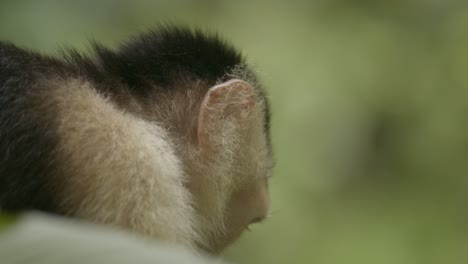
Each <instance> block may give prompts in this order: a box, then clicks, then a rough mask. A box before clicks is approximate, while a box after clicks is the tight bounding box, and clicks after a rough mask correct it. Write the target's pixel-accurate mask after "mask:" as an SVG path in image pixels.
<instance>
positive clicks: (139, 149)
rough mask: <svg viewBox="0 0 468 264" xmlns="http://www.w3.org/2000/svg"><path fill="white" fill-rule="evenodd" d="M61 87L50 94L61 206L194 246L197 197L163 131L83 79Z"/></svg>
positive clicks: (111, 222) (75, 213)
mask: <svg viewBox="0 0 468 264" xmlns="http://www.w3.org/2000/svg"><path fill="white" fill-rule="evenodd" d="M60 86H61V87H62V89H57V90H56V91H55V92H54V93H53V97H54V98H53V100H54V101H55V102H56V103H57V107H58V109H57V111H58V112H57V119H58V121H59V124H60V125H59V126H58V131H57V132H58V136H59V137H60V146H61V147H62V148H61V149H60V151H59V153H60V155H61V157H60V158H62V159H63V164H65V167H64V168H63V170H64V174H65V175H66V177H67V179H65V181H66V184H65V185H64V186H65V188H64V189H63V197H66V200H64V206H65V207H67V208H76V211H74V212H71V213H73V214H74V215H76V216H78V217H81V218H85V219H90V220H92V221H94V222H98V223H105V224H112V225H116V226H122V227H125V228H130V229H132V230H135V231H137V232H139V233H143V234H146V235H149V236H154V237H159V238H161V239H163V240H167V241H173V242H176V243H182V244H186V245H188V246H192V243H193V241H195V240H196V239H197V234H196V233H195V231H194V228H193V226H194V222H193V221H194V219H193V215H194V214H193V212H192V206H191V205H192V204H191V201H192V199H191V196H190V193H189V192H188V191H187V190H186V188H184V186H183V185H184V181H185V180H186V179H185V177H184V174H183V171H182V170H181V164H180V160H179V159H178V158H177V157H176V155H175V153H174V151H173V146H172V145H171V142H170V141H169V139H168V137H167V135H166V132H165V131H164V130H163V129H162V128H161V127H159V126H158V125H157V124H155V123H150V122H147V121H144V120H142V119H139V118H138V117H135V116H133V115H130V114H128V113H125V112H124V111H122V110H120V109H117V107H116V106H115V105H113V104H112V103H111V101H110V100H108V99H106V98H105V97H103V96H102V95H100V94H98V93H97V92H96V91H95V90H94V89H93V87H91V86H90V85H89V84H88V83H86V82H81V81H78V80H73V81H69V82H67V83H61V84H60Z"/></svg>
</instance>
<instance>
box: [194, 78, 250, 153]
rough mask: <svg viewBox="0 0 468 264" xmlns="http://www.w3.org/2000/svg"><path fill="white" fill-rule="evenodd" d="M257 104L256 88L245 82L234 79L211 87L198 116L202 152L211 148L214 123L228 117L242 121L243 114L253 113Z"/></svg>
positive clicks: (199, 142)
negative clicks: (210, 142) (211, 128)
mask: <svg viewBox="0 0 468 264" xmlns="http://www.w3.org/2000/svg"><path fill="white" fill-rule="evenodd" d="M256 102H257V95H256V93H255V90H254V88H253V87H252V86H251V85H250V84H248V83H247V82H245V81H242V80H239V79H233V80H229V81H227V82H225V83H221V84H218V85H216V86H213V87H211V88H210V89H209V90H208V92H207V93H206V95H205V98H204V99H203V102H202V104H201V107H200V113H199V116H198V144H199V146H200V149H201V150H202V152H203V151H206V150H207V149H208V148H209V145H210V144H209V137H210V131H209V130H210V127H213V125H214V124H213V123H215V122H220V121H222V120H223V119H224V118H225V117H227V116H228V115H234V116H235V117H237V118H239V119H242V116H243V114H248V113H249V112H251V110H252V109H253V108H254V106H255V105H256ZM228 108H229V111H228ZM214 132H216V131H214Z"/></svg>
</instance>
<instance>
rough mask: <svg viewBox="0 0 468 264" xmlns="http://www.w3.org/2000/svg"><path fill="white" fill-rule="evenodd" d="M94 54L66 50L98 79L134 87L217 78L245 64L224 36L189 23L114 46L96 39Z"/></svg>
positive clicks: (68, 57) (66, 54) (67, 55)
mask: <svg viewBox="0 0 468 264" xmlns="http://www.w3.org/2000/svg"><path fill="white" fill-rule="evenodd" d="M92 47H93V51H94V52H93V55H94V57H89V56H84V55H82V54H80V53H79V52H77V51H76V50H73V49H71V50H67V51H65V52H63V55H64V58H65V59H66V61H67V62H68V63H69V64H71V65H73V66H75V67H76V68H78V69H79V70H80V71H85V73H86V75H88V76H89V77H92V78H93V79H95V80H96V81H98V82H99V81H103V80H105V79H106V78H107V77H110V76H112V77H114V78H118V80H119V81H120V82H122V83H124V84H125V85H127V86H129V87H131V88H134V89H143V87H147V86H148V84H157V85H158V86H159V85H160V86H167V85H170V84H172V83H174V82H175V81H177V80H180V79H181V78H183V77H186V76H190V77H195V78H199V79H203V80H213V81H216V80H217V79H218V78H221V77H223V76H224V75H225V74H226V73H228V72H229V71H230V70H231V69H233V68H235V67H237V66H239V65H242V64H244V62H243V61H244V60H243V57H242V55H241V54H240V52H238V51H237V50H236V49H234V48H233V47H232V46H231V45H230V44H228V43H227V42H225V41H223V40H221V39H220V38H219V37H218V35H217V34H207V33H204V32H202V31H199V30H191V29H189V28H186V27H174V26H166V27H158V28H157V29H155V30H152V31H149V32H147V33H144V34H141V35H138V36H136V37H134V38H132V39H131V40H130V41H127V42H125V43H124V44H122V45H120V46H119V47H118V48H117V49H115V50H111V49H109V48H106V47H104V46H103V45H101V44H99V43H97V42H94V43H93V44H92Z"/></svg>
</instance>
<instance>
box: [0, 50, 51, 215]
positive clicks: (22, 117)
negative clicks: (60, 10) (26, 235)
mask: <svg viewBox="0 0 468 264" xmlns="http://www.w3.org/2000/svg"><path fill="white" fill-rule="evenodd" d="M59 67H60V63H59V62H58V61H56V60H54V59H52V58H46V57H42V56H40V55H38V54H35V53H31V52H28V51H26V50H22V49H20V48H17V47H15V46H14V45H12V44H9V43H2V42H0V211H19V210H25V209H37V210H46V211H55V208H54V207H55V205H54V199H53V197H52V196H53V193H54V189H55V188H56V186H53V181H52V180H51V178H52V177H53V176H52V171H54V168H53V167H54V160H53V155H52V153H53V151H54V149H55V147H56V142H55V139H54V135H53V134H54V129H53V128H52V127H51V123H50V122H49V121H48V119H47V114H46V113H43V112H42V108H41V107H40V106H39V105H38V101H39V100H43V99H45V100H46V98H43V97H44V96H45V93H43V92H44V89H45V87H41V86H40V84H39V83H40V82H38V81H39V80H40V79H45V78H48V75H50V73H51V72H52V71H53V69H57V68H59Z"/></svg>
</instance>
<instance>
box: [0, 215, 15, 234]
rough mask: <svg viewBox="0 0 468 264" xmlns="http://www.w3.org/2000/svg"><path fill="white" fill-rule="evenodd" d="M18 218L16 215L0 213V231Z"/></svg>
mask: <svg viewBox="0 0 468 264" xmlns="http://www.w3.org/2000/svg"><path fill="white" fill-rule="evenodd" d="M16 220H17V217H16V216H14V215H7V214H2V215H0V231H2V230H4V229H6V228H8V227H9V226H11V225H12V224H14V223H15V222H16Z"/></svg>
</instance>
